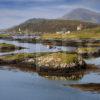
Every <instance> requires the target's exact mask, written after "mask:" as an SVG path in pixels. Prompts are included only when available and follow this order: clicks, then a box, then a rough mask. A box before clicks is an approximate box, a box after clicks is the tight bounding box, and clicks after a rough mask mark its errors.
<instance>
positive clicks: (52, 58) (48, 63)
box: [37, 52, 86, 74]
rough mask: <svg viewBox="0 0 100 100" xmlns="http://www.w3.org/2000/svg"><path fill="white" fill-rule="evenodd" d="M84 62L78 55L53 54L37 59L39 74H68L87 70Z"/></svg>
mask: <svg viewBox="0 0 100 100" xmlns="http://www.w3.org/2000/svg"><path fill="white" fill-rule="evenodd" d="M85 67H86V66H85V62H84V60H83V59H82V58H81V57H80V56H79V55H77V54H71V53H63V52H57V53H51V54H48V55H44V56H41V57H38V58H37V70H38V71H39V72H48V73H49V72H50V73H53V72H54V73H56V72H57V73H59V74H60V73H68V72H73V71H77V70H80V69H83V68H85Z"/></svg>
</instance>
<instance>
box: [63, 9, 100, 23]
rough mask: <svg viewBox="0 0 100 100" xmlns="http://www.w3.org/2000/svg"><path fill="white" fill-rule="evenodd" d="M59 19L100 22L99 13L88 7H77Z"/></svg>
mask: <svg viewBox="0 0 100 100" xmlns="http://www.w3.org/2000/svg"><path fill="white" fill-rule="evenodd" d="M61 19H66V20H80V21H85V22H92V23H99V24H100V13H98V12H95V11H92V10H89V9H84V8H77V9H74V10H72V11H71V12H69V13H67V14H65V15H64V16H62V18H61Z"/></svg>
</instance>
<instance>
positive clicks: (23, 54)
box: [0, 53, 34, 61]
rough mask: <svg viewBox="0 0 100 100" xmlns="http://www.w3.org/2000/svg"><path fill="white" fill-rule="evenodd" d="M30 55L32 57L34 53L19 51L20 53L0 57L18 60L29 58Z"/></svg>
mask: <svg viewBox="0 0 100 100" xmlns="http://www.w3.org/2000/svg"><path fill="white" fill-rule="evenodd" d="M31 57H34V55H32V54H28V53H21V54H14V55H7V56H1V57H0V58H1V59H3V60H7V61H13V60H16V61H20V60H23V59H25V58H31Z"/></svg>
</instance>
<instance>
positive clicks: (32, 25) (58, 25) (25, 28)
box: [7, 18, 98, 33]
mask: <svg viewBox="0 0 100 100" xmlns="http://www.w3.org/2000/svg"><path fill="white" fill-rule="evenodd" d="M80 24H82V25H83V28H84V29H86V28H93V27H96V26H98V25H97V24H92V23H86V22H81V21H74V20H62V19H61V20H59V19H35V18H33V19H29V20H27V21H26V22H24V23H22V24H20V25H18V26H15V27H13V28H11V29H8V30H7V32H13V33H18V32H19V28H20V30H21V32H22V33H34V32H42V33H43V32H47V33H48V32H49V33H50V32H51V33H53V32H57V31H62V30H63V29H66V31H67V30H70V31H75V30H76V28H77V26H78V25H80Z"/></svg>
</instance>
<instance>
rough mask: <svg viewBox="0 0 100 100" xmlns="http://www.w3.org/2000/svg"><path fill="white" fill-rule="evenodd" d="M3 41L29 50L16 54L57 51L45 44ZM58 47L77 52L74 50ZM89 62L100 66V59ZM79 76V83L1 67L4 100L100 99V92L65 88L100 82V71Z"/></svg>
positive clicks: (1, 97) (0, 90)
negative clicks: (67, 85)
mask: <svg viewBox="0 0 100 100" xmlns="http://www.w3.org/2000/svg"><path fill="white" fill-rule="evenodd" d="M0 42H5V43H12V44H16V45H17V46H24V47H26V48H29V49H24V50H20V51H15V52H14V53H17V52H23V51H24V52H40V51H42V52H44V51H50V52H51V51H55V50H56V51H57V48H56V49H55V48H53V49H48V48H47V47H46V46H44V45H42V44H31V43H18V42H17V41H13V42H12V41H5V40H0ZM58 48H63V49H64V50H73V47H58ZM74 49H75V48H74ZM11 53H12V52H11ZM0 54H1V55H2V54H5V53H0ZM86 62H87V63H88V64H95V65H100V58H99V57H98V58H91V59H88V60H86ZM98 67H99V66H98ZM81 74H82V75H81ZM77 77H78V79H77V80H67V79H68V78H66V77H50V76H49V77H47V76H45V77H42V76H39V75H38V74H37V73H35V72H28V71H26V72H25V71H20V70H19V69H16V68H14V69H13V68H11V67H10V66H0V100H89V99H90V100H100V94H99V93H92V92H84V91H81V90H78V89H74V88H70V87H65V86H64V85H63V84H74V83H100V72H89V73H80V74H79V75H78V76H77Z"/></svg>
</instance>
